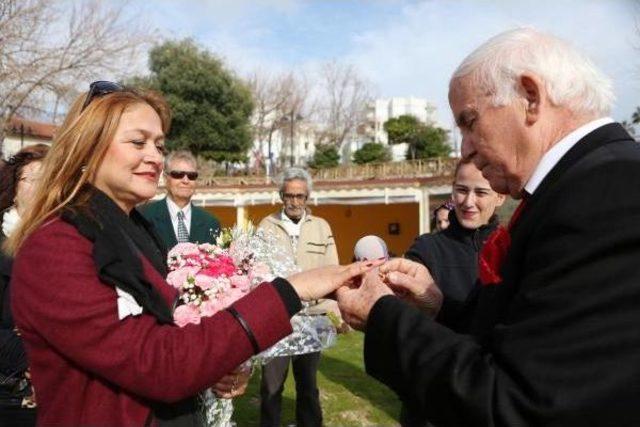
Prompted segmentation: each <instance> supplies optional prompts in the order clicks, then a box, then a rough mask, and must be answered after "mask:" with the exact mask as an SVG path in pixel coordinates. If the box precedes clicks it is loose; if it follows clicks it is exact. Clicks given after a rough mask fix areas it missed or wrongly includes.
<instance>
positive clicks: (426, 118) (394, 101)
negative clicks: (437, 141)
mask: <svg viewBox="0 0 640 427" xmlns="http://www.w3.org/2000/svg"><path fill="white" fill-rule="evenodd" d="M435 111H436V107H435V105H433V104H431V103H430V102H428V101H427V100H426V99H423V98H414V97H408V98H389V99H376V100H375V101H373V102H372V103H371V105H370V106H369V111H368V113H367V118H368V120H369V125H368V129H367V131H368V136H369V139H370V140H372V141H373V142H377V143H380V144H388V143H389V138H388V136H387V132H385V130H384V123H385V122H386V121H387V120H389V119H393V118H396V117H400V116H404V115H409V116H414V117H416V118H417V119H418V120H420V121H421V122H422V123H425V124H429V125H436V126H439V127H442V128H444V129H447V128H448V127H447V126H443V125H442V124H440V123H438V122H437V120H436V118H435V114H434V113H435ZM406 151H407V146H406V144H398V145H392V146H391V152H392V156H393V160H404V159H405V153H406Z"/></svg>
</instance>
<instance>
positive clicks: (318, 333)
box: [167, 226, 335, 427]
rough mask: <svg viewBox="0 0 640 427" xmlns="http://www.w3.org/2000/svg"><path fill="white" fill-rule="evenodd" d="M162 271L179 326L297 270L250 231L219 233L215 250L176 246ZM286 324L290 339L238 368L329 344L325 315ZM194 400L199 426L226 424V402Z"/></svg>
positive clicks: (208, 396)
mask: <svg viewBox="0 0 640 427" xmlns="http://www.w3.org/2000/svg"><path fill="white" fill-rule="evenodd" d="M168 266H169V275H168V276H167V282H168V283H169V284H170V285H171V286H173V287H174V288H176V289H177V290H178V291H179V294H180V297H179V301H178V305H177V307H176V309H175V311H174V314H173V316H174V322H175V323H176V324H177V325H178V326H180V327H183V326H185V325H187V324H190V323H194V324H198V323H200V319H201V318H202V317H205V316H212V315H214V314H215V313H217V312H218V311H220V310H224V309H225V308H227V307H229V306H230V305H231V304H233V303H234V302H235V301H237V300H238V299H240V298H242V297H243V296H244V295H246V294H247V293H249V292H250V291H251V290H252V289H253V288H254V287H256V286H258V285H259V284H260V283H263V282H267V281H271V280H273V279H274V278H275V277H279V276H280V277H287V276H288V275H290V274H291V273H293V272H295V271H296V269H297V268H296V266H295V263H294V261H293V260H292V259H290V257H289V256H288V255H287V254H286V252H285V251H284V250H283V249H282V248H280V247H279V245H277V244H276V241H275V237H274V236H272V235H269V234H267V233H264V232H262V231H256V230H255V229H254V228H253V227H252V226H248V227H245V228H240V227H237V226H236V227H234V228H233V229H225V230H223V232H222V233H221V234H220V236H219V237H218V239H217V241H216V245H211V244H206V243H205V244H199V245H196V244H193V243H179V244H178V245H176V246H175V247H174V248H173V249H171V251H170V252H169V255H168ZM291 324H292V327H293V330H294V332H293V333H292V334H291V335H289V336H288V337H286V338H284V339H283V340H281V341H280V342H278V343H276V344H275V345H274V346H272V347H271V348H269V349H267V350H265V351H264V352H262V353H260V354H259V355H257V356H254V358H253V359H252V360H251V361H249V362H246V363H245V366H244V368H245V369H251V366H252V364H253V363H262V364H264V363H267V362H268V361H270V360H271V359H273V358H274V357H277V356H290V355H294V354H304V353H310V352H314V351H319V350H321V349H323V348H326V347H329V346H330V345H333V343H334V342H335V329H334V328H333V325H332V324H331V322H330V321H329V320H328V319H327V318H326V317H325V316H305V315H304V310H303V312H302V313H301V314H300V315H296V316H294V317H293V318H292V319H291ZM200 398H201V399H200V400H201V403H202V405H201V407H202V415H203V417H204V422H205V425H207V426H216V427H218V426H220V427H222V426H228V425H230V420H231V415H232V414H233V404H232V401H231V399H220V398H217V397H216V396H215V395H214V394H213V392H212V391H211V390H207V391H205V392H203V393H201V395H200Z"/></svg>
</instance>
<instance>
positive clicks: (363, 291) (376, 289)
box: [336, 270, 393, 331]
mask: <svg viewBox="0 0 640 427" xmlns="http://www.w3.org/2000/svg"><path fill="white" fill-rule="evenodd" d="M385 295H393V292H392V291H391V289H390V288H389V287H388V286H387V285H385V284H384V283H383V282H382V280H381V279H380V275H379V272H378V270H372V271H369V272H368V273H366V274H365V275H364V277H363V279H362V284H361V285H360V286H359V287H356V286H353V287H349V286H343V287H341V288H339V289H338V290H337V291H336V296H337V297H338V307H340V312H341V313H342V318H343V319H344V320H345V321H346V322H347V323H348V324H349V325H350V326H351V327H352V328H354V329H358V330H359V331H363V330H364V329H365V327H366V325H367V319H368V318H369V312H370V311H371V309H372V308H373V305H374V304H375V303H376V302H377V301H378V300H379V299H380V298H382V297H383V296H385Z"/></svg>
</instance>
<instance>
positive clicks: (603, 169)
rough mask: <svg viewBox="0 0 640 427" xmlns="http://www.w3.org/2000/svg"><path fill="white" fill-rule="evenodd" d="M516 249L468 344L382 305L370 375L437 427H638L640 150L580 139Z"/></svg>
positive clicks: (390, 300) (396, 304)
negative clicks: (422, 411) (541, 426)
mask: <svg viewBox="0 0 640 427" xmlns="http://www.w3.org/2000/svg"><path fill="white" fill-rule="evenodd" d="M511 237H512V245H511V249H510V251H509V253H508V255H507V259H506V261H505V264H504V265H503V269H502V277H503V282H502V283H501V284H499V285H494V286H486V287H483V288H482V289H481V290H480V291H479V292H478V294H477V296H478V298H477V301H476V305H475V307H476V313H475V316H474V322H473V324H472V330H470V331H469V333H468V334H457V333H454V332H453V331H452V330H450V329H447V328H446V327H444V326H442V325H439V324H437V323H435V322H433V321H432V320H430V319H428V318H427V317H426V316H424V315H423V314H422V313H420V312H419V311H418V310H416V309H413V308H412V307H410V306H408V305H407V304H405V303H404V302H402V301H400V300H399V299H397V298H395V297H392V296H387V297H384V298H382V299H381V300H380V301H378V302H377V303H376V304H375V306H374V307H373V309H372V311H371V313H370V316H369V321H368V324H367V332H366V337H365V363H366V369H367V372H368V373H370V374H371V375H372V376H374V377H376V378H378V379H379V380H380V381H382V382H384V383H385V384H387V385H388V386H389V387H391V388H392V389H393V390H394V391H395V392H396V393H398V395H399V396H400V398H401V399H402V400H403V401H404V402H405V403H406V404H407V405H408V406H410V407H411V406H413V407H414V408H415V409H416V410H421V409H422V410H424V412H425V413H426V414H427V416H428V418H429V420H430V421H432V422H433V423H434V424H436V425H437V426H476V425H479V426H523V425H526V426H533V425H544V426H575V425H580V426H595V425H598V426H609V425H611V426H614V425H615V426H637V425H640V144H637V143H635V142H634V141H633V140H632V139H631V138H630V137H629V135H628V134H627V132H626V131H625V130H624V129H623V128H622V127H621V126H620V125H619V124H616V123H613V124H609V125H606V126H603V127H601V128H599V129H596V130H595V131H593V132H592V133H590V134H589V135H587V136H586V137H584V138H583V140H582V141H580V142H579V143H578V144H576V145H575V146H574V147H573V148H572V149H571V150H570V151H569V152H568V153H567V154H566V155H565V156H564V157H563V158H562V159H561V161H560V162H559V163H558V164H557V165H556V167H555V168H554V169H553V170H552V171H551V172H550V174H549V175H548V176H547V177H546V178H545V179H544V181H543V182H542V183H541V185H540V187H539V188H538V189H537V190H536V191H535V193H534V194H533V195H532V196H531V197H530V199H529V201H528V203H527V206H526V208H525V209H524V210H523V211H522V215H521V217H520V219H519V221H518V222H517V224H516V225H515V227H514V229H513V230H512V236H511Z"/></svg>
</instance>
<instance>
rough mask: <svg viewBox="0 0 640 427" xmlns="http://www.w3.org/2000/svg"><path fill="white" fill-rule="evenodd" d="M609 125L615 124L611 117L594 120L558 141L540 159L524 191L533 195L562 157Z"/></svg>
mask: <svg viewBox="0 0 640 427" xmlns="http://www.w3.org/2000/svg"><path fill="white" fill-rule="evenodd" d="M609 123H613V119H612V118H610V117H603V118H601V119H597V120H593V121H591V122H589V123H587V124H584V125H582V126H580V127H579V128H578V129H576V130H574V131H573V132H571V133H570V134H568V135H567V136H565V137H564V138H562V139H561V140H560V141H558V142H557V143H556V145H554V146H553V147H551V149H550V150H549V151H547V152H546V153H544V156H542V159H540V162H539V163H538V166H536V169H535V170H534V171H533V175H531V178H529V181H527V184H526V185H525V186H524V190H525V191H526V192H527V193H529V194H533V193H534V191H536V189H537V188H538V186H540V183H541V182H542V180H543V179H544V178H545V177H546V176H547V175H548V174H549V172H551V169H553V168H554V166H555V165H556V164H558V162H559V161H560V159H562V157H563V156H564V155H565V154H567V152H568V151H569V150H570V149H571V148H572V147H573V146H574V145H576V144H577V143H578V141H580V140H581V139H582V138H584V137H585V136H587V135H588V134H590V133H591V132H593V131H594V130H596V129H598V128H599V127H602V126H604V125H608V124H609Z"/></svg>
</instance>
